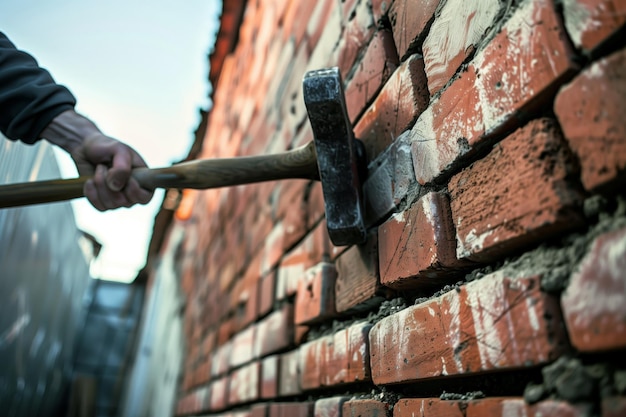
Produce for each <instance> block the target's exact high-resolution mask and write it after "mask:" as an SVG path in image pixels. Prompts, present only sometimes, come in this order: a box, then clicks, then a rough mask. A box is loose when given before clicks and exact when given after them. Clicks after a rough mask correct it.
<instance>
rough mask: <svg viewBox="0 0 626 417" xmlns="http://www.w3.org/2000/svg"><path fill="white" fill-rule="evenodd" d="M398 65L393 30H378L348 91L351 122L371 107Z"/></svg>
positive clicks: (349, 84)
mask: <svg viewBox="0 0 626 417" xmlns="http://www.w3.org/2000/svg"><path fill="white" fill-rule="evenodd" d="M398 64H399V60H398V53H397V52H396V47H395V45H394V43H393V36H392V35H391V33H390V32H389V31H387V30H380V31H378V32H376V34H375V35H374V37H373V38H372V41H371V42H370V44H369V45H368V47H367V50H366V51H365V54H364V56H363V59H362V60H361V62H360V63H359V64H358V66H357V70H356V72H355V74H354V76H353V77H352V79H351V80H350V81H349V82H348V85H347V87H346V90H345V96H346V107H347V110H348V117H349V119H350V121H351V122H352V123H354V122H355V121H356V120H357V118H358V116H359V115H360V114H361V113H363V111H364V110H365V109H366V108H367V107H368V106H369V104H370V103H371V102H372V100H373V99H374V97H376V95H377V94H378V92H379V91H380V89H381V88H382V86H383V85H384V84H385V82H386V81H387V79H388V78H389V76H391V74H392V73H393V72H394V71H395V69H396V68H397V67H398Z"/></svg>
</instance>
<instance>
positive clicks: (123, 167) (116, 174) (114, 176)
mask: <svg viewBox="0 0 626 417" xmlns="http://www.w3.org/2000/svg"><path fill="white" fill-rule="evenodd" d="M130 173H131V155H130V152H129V151H128V149H126V148H125V147H123V146H122V147H121V149H119V150H118V151H117V152H116V154H115V155H114V156H113V164H112V166H111V168H110V169H109V172H108V173H107V177H106V182H107V186H108V187H109V188H110V189H111V190H113V191H121V190H122V189H123V188H124V187H125V186H126V183H127V182H128V179H129V178H130Z"/></svg>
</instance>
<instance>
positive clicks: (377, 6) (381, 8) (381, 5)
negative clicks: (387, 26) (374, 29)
mask: <svg viewBox="0 0 626 417" xmlns="http://www.w3.org/2000/svg"><path fill="white" fill-rule="evenodd" d="M371 3H372V13H373V14H374V21H375V22H376V23H380V22H381V21H382V20H383V19H387V17H388V15H389V8H390V7H391V5H392V4H393V1H389V0H372V1H371Z"/></svg>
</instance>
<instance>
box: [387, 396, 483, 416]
mask: <svg viewBox="0 0 626 417" xmlns="http://www.w3.org/2000/svg"><path fill="white" fill-rule="evenodd" d="M462 406H465V404H464V403H462V402H460V401H443V400H440V399H439V398H425V399H417V398H402V399H400V401H398V402H397V403H396V405H395V406H394V407H393V417H414V416H415V415H416V414H415V413H419V414H418V415H419V416H420V417H440V416H441V417H443V416H445V417H467V416H466V415H465V410H464V408H465V407H463V408H462ZM485 417H487V416H485Z"/></svg>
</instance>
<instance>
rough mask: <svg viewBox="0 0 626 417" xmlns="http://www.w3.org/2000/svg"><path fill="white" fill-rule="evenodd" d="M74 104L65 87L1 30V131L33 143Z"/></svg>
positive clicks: (12, 137) (8, 135) (14, 137)
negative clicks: (51, 122) (58, 116)
mask: <svg viewBox="0 0 626 417" xmlns="http://www.w3.org/2000/svg"><path fill="white" fill-rule="evenodd" d="M75 104H76V99H75V98H74V96H73V95H72V93H71V92H70V91H69V90H68V89H67V88H65V87H63V86H62V85H59V84H57V83H55V82H54V80H53V79H52V76H51V75H50V73H49V72H48V71H46V70H45V69H43V68H41V67H40V66H39V65H38V64H37V61H36V60H35V58H33V57H32V56H30V55H29V54H27V53H25V52H22V51H19V50H17V49H16V48H15V46H14V45H13V43H11V41H10V40H9V39H8V38H7V37H6V35H5V34H4V33H2V32H0V131H1V132H2V133H3V134H4V135H5V136H6V137H7V138H9V139H12V140H21V141H23V142H26V143H34V142H35V141H37V140H38V139H39V135H40V134H41V131H42V130H43V129H44V128H45V127H46V126H47V125H48V123H50V121H51V120H52V119H54V118H55V117H56V116H57V115H59V114H60V113H62V112H64V111H66V110H71V109H73V108H74V105H75Z"/></svg>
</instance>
